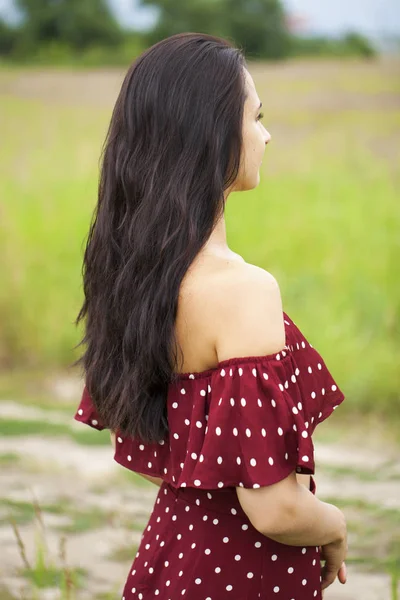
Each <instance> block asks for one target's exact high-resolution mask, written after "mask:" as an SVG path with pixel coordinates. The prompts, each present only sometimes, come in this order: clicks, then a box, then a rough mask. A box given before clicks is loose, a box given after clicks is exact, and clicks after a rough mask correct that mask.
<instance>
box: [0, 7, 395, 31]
mask: <svg viewBox="0 0 400 600" xmlns="http://www.w3.org/2000/svg"><path fill="white" fill-rule="evenodd" d="M82 1H84V0H82ZM108 2H109V3H110V5H111V6H112V8H113V10H114V12H115V14H116V16H117V18H118V20H119V21H120V22H121V23H123V24H124V25H125V26H127V27H133V28H135V29H142V28H148V27H150V26H151V25H152V24H153V23H154V21H155V20H156V15H157V13H156V12H155V11H154V10H153V9H151V8H149V7H143V8H139V3H140V2H139V0H108ZM283 2H284V4H285V5H286V8H287V9H288V11H289V12H291V13H293V14H295V15H298V16H300V17H302V18H304V23H305V29H304V31H305V33H307V32H312V33H324V34H329V35H335V34H340V33H342V32H344V31H346V30H356V31H359V32H361V33H364V34H366V35H367V36H369V37H372V38H374V37H380V36H383V35H400V0H335V1H331V0H283ZM0 16H3V17H6V19H7V20H9V19H10V20H13V19H15V10H13V0H0Z"/></svg>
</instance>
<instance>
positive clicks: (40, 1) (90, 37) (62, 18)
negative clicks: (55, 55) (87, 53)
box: [15, 0, 122, 51]
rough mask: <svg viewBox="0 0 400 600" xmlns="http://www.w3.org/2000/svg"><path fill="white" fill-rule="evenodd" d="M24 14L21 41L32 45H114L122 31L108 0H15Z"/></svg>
mask: <svg viewBox="0 0 400 600" xmlns="http://www.w3.org/2000/svg"><path fill="white" fill-rule="evenodd" d="M15 4H16V7H17V8H18V10H19V11H20V12H21V13H22V15H23V19H24V20H23V24H22V26H21V28H20V35H19V43H20V44H21V46H22V48H21V50H22V51H26V50H27V49H28V48H29V47H31V48H36V47H37V46H39V45H42V44H47V43H52V42H59V43H61V44H65V45H66V46H69V47H70V48H72V49H74V50H84V49H86V48H88V47H90V46H93V45H99V46H114V45H118V44H119V43H120V41H121V39H122V31H121V28H120V26H119V25H118V23H117V21H116V20H115V19H114V17H113V15H112V13H111V11H110V9H109V7H108V4H107V2H106V1H105V0H15Z"/></svg>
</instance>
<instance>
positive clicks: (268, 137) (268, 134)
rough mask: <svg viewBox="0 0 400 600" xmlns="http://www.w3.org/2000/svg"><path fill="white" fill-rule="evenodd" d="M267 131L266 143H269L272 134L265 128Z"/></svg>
mask: <svg viewBox="0 0 400 600" xmlns="http://www.w3.org/2000/svg"><path fill="white" fill-rule="evenodd" d="M265 133H266V136H265V145H267V144H268V142H270V141H271V134H270V133H269V131H267V130H265Z"/></svg>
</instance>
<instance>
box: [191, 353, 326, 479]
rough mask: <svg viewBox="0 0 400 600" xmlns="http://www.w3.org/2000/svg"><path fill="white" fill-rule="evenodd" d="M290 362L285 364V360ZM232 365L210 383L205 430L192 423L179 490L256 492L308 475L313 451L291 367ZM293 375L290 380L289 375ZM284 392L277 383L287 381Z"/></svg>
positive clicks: (280, 363) (268, 362) (311, 470)
mask: <svg viewBox="0 0 400 600" xmlns="http://www.w3.org/2000/svg"><path fill="white" fill-rule="evenodd" d="M288 360H289V361H290V359H288ZM284 362H285V361H276V362H275V363H274V362H273V361H271V360H265V361H257V362H255V363H253V364H251V363H245V364H244V365H243V368H242V367H241V366H238V365H235V364H232V361H231V365H230V368H229V369H221V370H217V372H216V373H215V374H213V376H212V378H211V384H210V392H209V399H210V405H209V411H208V414H207V415H206V417H205V420H206V426H205V429H204V430H203V431H202V423H201V421H200V420H198V421H197V422H196V423H192V424H191V432H190V436H189V442H188V447H187V454H186V458H185V461H184V464H183V471H182V476H183V479H184V480H185V481H183V480H182V479H181V481H180V485H183V486H184V485H188V486H194V487H201V488H222V487H231V486H235V487H245V488H258V487H261V486H266V485H271V484H274V483H276V482H278V481H280V480H282V479H284V478H285V477H287V476H288V475H289V474H290V473H291V472H292V471H293V470H296V471H297V472H298V473H306V474H313V473H314V472H315V471H314V469H315V465H314V448H313V443H312V440H311V437H310V435H309V432H308V430H307V429H308V427H307V426H308V423H307V425H306V423H305V421H304V418H303V415H302V402H301V397H300V390H299V387H298V386H297V385H296V377H295V375H294V373H292V369H291V364H290V362H289V364H288V362H287V361H286V364H284ZM290 373H292V375H290ZM288 376H290V379H289V381H290V385H289V384H287V388H286V387H285V386H284V385H283V383H281V382H287V379H288Z"/></svg>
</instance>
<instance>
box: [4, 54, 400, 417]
mask: <svg viewBox="0 0 400 600" xmlns="http://www.w3.org/2000/svg"><path fill="white" fill-rule="evenodd" d="M397 68H398V63H396V62H393V63H379V62H378V63H371V64H364V63H358V62H349V63H346V64H345V65H342V64H340V63H335V62H329V63H326V64H321V63H320V62H319V63H318V64H313V63H301V62H300V63H299V62H296V63H293V64H291V63H288V64H286V65H281V66H279V67H278V66H275V65H265V66H262V65H255V66H254V68H252V67H251V65H250V70H251V72H252V74H253V77H254V79H255V83H256V86H257V91H258V94H259V96H260V98H261V99H262V100H263V104H264V106H265V111H264V113H265V115H266V116H265V118H264V124H265V125H266V127H267V129H269V131H270V133H271V134H272V142H271V144H270V146H269V147H268V148H267V153H266V159H264V163H263V168H262V172H261V184H260V185H259V187H258V188H256V189H255V190H252V191H251V192H246V193H240V194H233V195H232V196H231V197H230V198H229V200H228V205H227V209H226V221H227V231H228V241H229V244H230V246H231V247H232V248H233V249H235V251H237V252H239V253H241V254H242V255H243V256H244V258H245V259H246V260H247V261H249V262H252V263H255V264H258V265H260V266H262V267H264V268H266V269H267V270H269V271H271V272H272V273H273V274H274V275H275V276H276V277H277V279H278V281H279V283H280V287H281V291H282V296H283V301H284V308H285V310H287V312H288V313H289V314H290V315H291V316H292V317H293V318H294V320H295V321H296V322H298V324H299V325H300V326H301V328H302V329H303V331H304V333H305V334H306V336H308V338H309V339H310V341H311V343H313V345H314V346H315V347H317V348H318V349H319V350H320V351H321V353H322V354H323V355H324V358H325V359H326V361H327V363H328V366H329V367H330V368H331V370H332V372H333V373H334V375H335V378H336V379H337V381H338V383H339V385H340V386H341V387H342V388H343V390H344V391H345V393H346V395H347V397H348V401H349V402H348V406H350V405H351V407H356V408H357V409H359V410H360V411H361V412H364V411H366V410H373V411H376V413H377V414H378V415H379V414H386V415H388V416H392V415H394V414H397V416H399V415H400V399H399V389H400V369H399V364H400V328H399V317H400V278H399V276H398V264H397V261H398V257H399V255H400V254H399V250H400V235H399V231H400V208H399V203H398V194H399V174H398V171H397V170H396V165H397V164H398V159H399V150H398V146H397V142H396V129H397V130H398V127H399V125H400V110H399V94H400V84H399V80H398V78H397V77H396V76H395V74H396V70H397ZM26 77H28V75H26V74H25V73H24V72H23V71H15V72H13V71H11V72H10V71H7V72H5V73H4V81H5V82H6V85H5V88H6V93H4V94H3V95H2V96H0V114H2V116H3V120H4V122H3V123H2V125H1V127H2V138H3V139H2V141H3V143H2V145H1V146H0V164H1V171H2V172H1V179H0V196H1V198H2V203H1V206H0V219H1V221H0V227H1V231H0V233H1V237H0V252H1V255H2V257H3V261H2V263H1V267H0V268H1V270H0V323H1V330H2V335H1V336H0V360H1V363H2V365H3V366H13V365H18V366H21V365H22V366H35V367H37V366H45V367H47V368H51V367H59V366H63V365H66V364H69V363H71V362H72V360H74V358H75V357H76V354H75V353H74V351H73V346H74V345H75V344H76V343H77V342H78V340H79V337H80V332H79V331H77V330H76V329H75V328H74V326H73V321H74V319H75V316H76V314H77V311H78V309H79V306H80V303H81V300H82V290H81V275H80V268H81V258H82V247H83V241H84V237H85V235H86V232H87V229H88V224H89V219H90V215H91V212H92V209H93V207H94V203H95V200H96V186H97V176H98V159H99V154H100V147H101V144H102V141H103V139H104V135H105V131H106V127H107V125H108V121H109V118H110V111H111V108H112V103H113V99H114V98H115V94H113V93H110V89H112V90H114V89H115V90H116V89H117V87H118V86H117V85H116V82H118V81H119V80H120V78H121V72H115V73H112V72H110V73H109V75H108V77H109V78H108V79H107V77H106V76H103V78H102V79H101V84H98V87H97V88H93V85H94V84H93V82H92V87H91V88H89V87H88V86H89V84H85V80H84V79H83V78H82V77H75V76H74V74H73V73H70V74H68V73H66V74H65V73H63V74H58V73H56V72H55V73H50V74H48V73H47V74H46V73H45V74H44V75H43V73H41V72H38V73H37V76H35V75H34V74H33V75H32V73H30V74H29V78H30V79H29V81H30V84H29V85H28V86H27V85H25V86H24V81H26ZM35 77H36V78H35ZM1 78H2V74H1V72H0V81H1ZM52 78H53V79H52ZM49 81H50V83H51V81H53V88H52V87H51V85H50V83H49ZM41 82H44V83H43V85H44V86H45V89H41ZM107 82H108V83H107ZM66 84H68V87H66ZM59 89H62V90H67V92H66V93H65V96H63V95H62V93H61V92H60V91H59ZM343 406H344V405H343Z"/></svg>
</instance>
